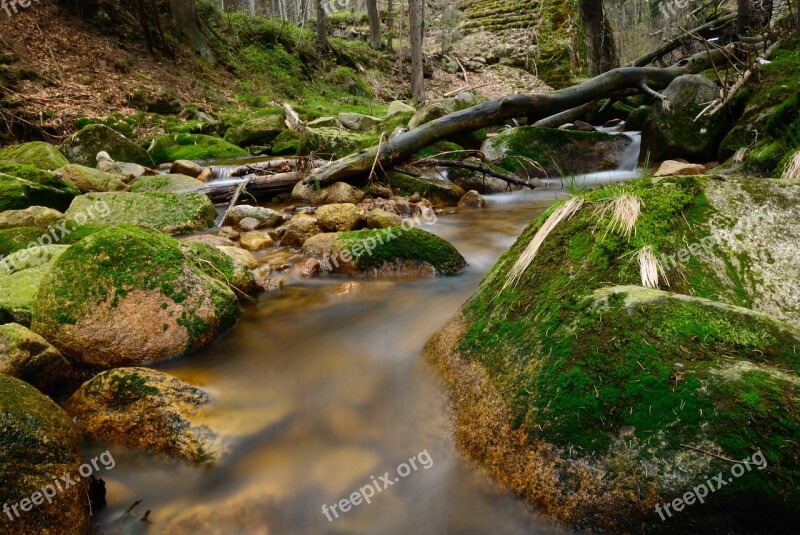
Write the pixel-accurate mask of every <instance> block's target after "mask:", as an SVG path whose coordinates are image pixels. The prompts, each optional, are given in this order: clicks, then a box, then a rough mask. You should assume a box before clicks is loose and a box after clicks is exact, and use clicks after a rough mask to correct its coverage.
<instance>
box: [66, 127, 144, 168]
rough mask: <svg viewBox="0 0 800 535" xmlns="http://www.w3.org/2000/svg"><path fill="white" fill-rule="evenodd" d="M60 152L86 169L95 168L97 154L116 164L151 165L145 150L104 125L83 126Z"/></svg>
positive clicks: (68, 139)
mask: <svg viewBox="0 0 800 535" xmlns="http://www.w3.org/2000/svg"><path fill="white" fill-rule="evenodd" d="M61 151H62V152H63V153H64V155H65V156H66V157H67V159H68V160H69V161H70V162H72V163H75V164H79V165H85V166H87V167H94V166H95V164H96V163H97V154H98V153H99V152H106V153H108V155H109V156H110V157H111V159H112V160H115V161H118V162H131V163H137V164H140V165H146V166H150V165H153V160H152V159H150V156H149V155H148V154H147V151H146V150H144V149H143V148H141V147H140V146H139V145H137V144H136V143H134V142H132V141H130V140H129V139H128V138H126V137H125V136H123V135H122V134H120V133H119V132H117V131H116V130H114V129H112V128H109V127H108V126H106V125H104V124H90V125H86V126H84V127H83V128H82V129H80V130H79V131H78V132H76V133H74V134H73V135H72V136H71V137H69V138H67V140H66V141H64V143H63V144H62V145H61Z"/></svg>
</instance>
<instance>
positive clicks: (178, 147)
mask: <svg viewBox="0 0 800 535" xmlns="http://www.w3.org/2000/svg"><path fill="white" fill-rule="evenodd" d="M148 152H149V153H150V156H151V157H152V158H153V161H155V163H169V162H174V161H177V160H193V161H200V160H230V159H233V158H244V157H245V156H247V155H248V152H247V151H246V150H244V149H242V148H240V147H237V146H236V145H233V144H231V143H228V142H227V141H225V140H224V139H221V138H218V137H214V136H204V135H202V134H169V135H166V136H161V137H158V138H156V139H154V140H153V143H152V145H151V147H150V150H149V151H148Z"/></svg>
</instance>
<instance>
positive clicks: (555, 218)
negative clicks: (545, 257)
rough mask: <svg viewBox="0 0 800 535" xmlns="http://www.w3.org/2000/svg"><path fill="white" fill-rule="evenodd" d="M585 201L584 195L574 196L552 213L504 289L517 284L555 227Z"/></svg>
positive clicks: (513, 269)
mask: <svg viewBox="0 0 800 535" xmlns="http://www.w3.org/2000/svg"><path fill="white" fill-rule="evenodd" d="M583 202H584V201H583V197H572V198H570V199H569V200H568V201H567V202H565V203H564V204H562V205H561V206H559V207H558V208H557V209H556V210H555V211H554V212H553V213H552V214H550V217H548V218H547V221H545V222H544V224H543V225H542V226H541V227H540V228H539V230H538V231H537V232H536V235H535V236H534V237H533V239H532V240H531V242H530V243H529V244H528V247H527V248H526V249H525V251H523V253H522V254H521V255H520V257H519V258H518V259H517V263H516V264H514V267H512V268H511V273H509V275H508V280H506V283H505V284H504V285H503V290H505V289H506V288H507V287H509V286H516V284H517V283H518V282H519V279H520V278H521V277H522V275H523V273H525V271H526V270H527V269H528V267H529V266H530V265H531V262H533V259H534V258H536V253H538V252H539V248H540V247H541V246H542V244H543V243H544V240H546V239H547V236H549V235H550V233H551V232H553V229H555V228H556V227H557V226H558V224H559V223H561V222H562V221H564V220H565V219H569V218H570V217H572V215H573V214H575V212H577V211H578V210H580V209H581V206H583ZM501 291H502V290H501Z"/></svg>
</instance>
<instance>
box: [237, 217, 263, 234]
mask: <svg viewBox="0 0 800 535" xmlns="http://www.w3.org/2000/svg"><path fill="white" fill-rule="evenodd" d="M260 226H261V221H259V220H258V219H256V218H255V217H245V218H244V219H242V220H241V221H239V229H241V230H244V231H249V230H256V229H257V228H258V227H260Z"/></svg>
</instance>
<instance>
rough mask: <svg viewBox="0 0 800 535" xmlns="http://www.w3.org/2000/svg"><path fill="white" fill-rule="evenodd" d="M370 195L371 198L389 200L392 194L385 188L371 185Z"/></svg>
mask: <svg viewBox="0 0 800 535" xmlns="http://www.w3.org/2000/svg"><path fill="white" fill-rule="evenodd" d="M370 193H371V194H372V196H373V197H382V198H384V199H391V198H392V196H393V195H394V193H392V190H390V189H389V188H387V187H386V186H382V185H380V184H373V185H372V186H370Z"/></svg>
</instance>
